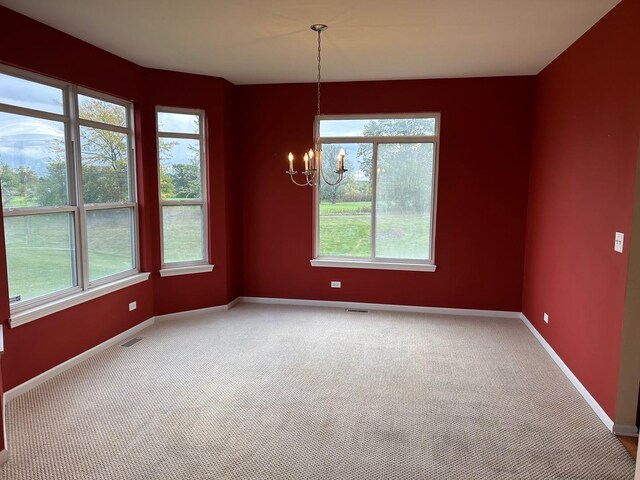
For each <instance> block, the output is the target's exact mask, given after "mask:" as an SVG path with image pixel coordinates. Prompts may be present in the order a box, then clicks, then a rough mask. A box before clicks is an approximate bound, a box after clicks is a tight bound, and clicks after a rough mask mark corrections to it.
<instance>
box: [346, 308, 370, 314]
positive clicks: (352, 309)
mask: <svg viewBox="0 0 640 480" xmlns="http://www.w3.org/2000/svg"><path fill="white" fill-rule="evenodd" d="M347 312H354V313H369V310H358V309H356V308H347Z"/></svg>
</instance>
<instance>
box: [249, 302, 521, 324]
mask: <svg viewBox="0 0 640 480" xmlns="http://www.w3.org/2000/svg"><path fill="white" fill-rule="evenodd" d="M240 299H241V301H242V302H243V303H262V304H268V305H298V306H304V307H329V308H353V309H357V310H382V311H387V312H409V313H430V314H436V315H466V316H471V317H493V318H513V319H519V318H520V312H509V311H505V310H472V309H466V308H442V307H419V306H414V305H392V304H386V303H360V302H337V301H331V300H301V299H296V298H268V297H240Z"/></svg>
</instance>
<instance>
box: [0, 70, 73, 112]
mask: <svg viewBox="0 0 640 480" xmlns="http://www.w3.org/2000/svg"><path fill="white" fill-rule="evenodd" d="M63 98H64V93H63V90H62V89H61V88H57V87H51V86H49V85H43V84H41V83H37V82H32V81H30V80H24V79H22V78H17V77H12V76H11V75H5V74H3V73H0V103H6V104H7V105H15V106H16V107H25V108H31V109H33V110H41V111H44V112H49V113H59V114H60V115H62V114H64V107H63Z"/></svg>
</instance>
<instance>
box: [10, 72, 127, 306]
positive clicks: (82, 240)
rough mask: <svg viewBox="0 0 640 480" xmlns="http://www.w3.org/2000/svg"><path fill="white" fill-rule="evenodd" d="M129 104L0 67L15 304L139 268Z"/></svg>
mask: <svg viewBox="0 0 640 480" xmlns="http://www.w3.org/2000/svg"><path fill="white" fill-rule="evenodd" d="M131 118H132V105H131V104H130V103H129V102H125V101H123V100H120V99H115V98H112V97H107V96H105V95H102V94H98V93H95V92H91V91H88V90H84V89H81V88H79V87H76V86H74V85H69V84H66V83H62V82H56V81H53V80H50V79H46V78H43V77H39V76H35V75H27V74H24V73H22V72H19V71H16V70H14V69H3V70H2V72H0V180H1V183H2V200H3V212H4V228H5V242H6V250H7V270H8V275H9V296H10V302H11V311H12V317H13V314H14V313H15V312H20V311H22V310H26V309H30V308H33V307H35V306H38V305H41V304H45V303H48V302H51V301H53V300H58V299H60V298H62V297H65V296H69V295H71V294H74V293H79V292H83V291H86V290H90V289H91V288H92V287H96V286H100V285H103V284H107V283H109V282H113V281H115V280H118V279H122V278H125V277H128V276H131V275H133V274H135V273H137V272H138V271H139V267H138V246H137V217H138V216H137V204H136V189H135V163H134V155H133V126H132V121H131Z"/></svg>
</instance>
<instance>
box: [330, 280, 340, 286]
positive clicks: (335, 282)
mask: <svg viewBox="0 0 640 480" xmlns="http://www.w3.org/2000/svg"><path fill="white" fill-rule="evenodd" d="M331 288H342V282H337V281H335V280H334V281H332V282H331Z"/></svg>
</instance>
